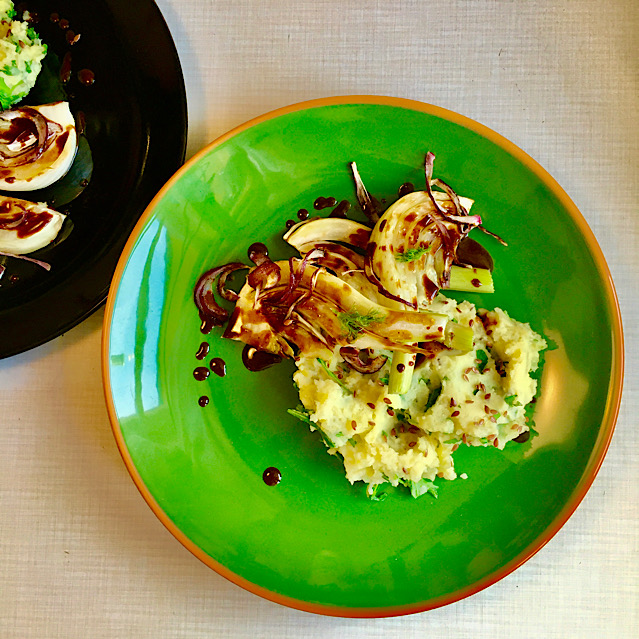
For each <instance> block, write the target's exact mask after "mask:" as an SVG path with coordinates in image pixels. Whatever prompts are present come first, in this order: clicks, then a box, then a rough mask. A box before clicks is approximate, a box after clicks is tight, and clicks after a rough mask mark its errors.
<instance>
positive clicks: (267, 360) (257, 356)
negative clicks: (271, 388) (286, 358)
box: [242, 344, 282, 373]
mask: <svg viewBox="0 0 639 639" xmlns="http://www.w3.org/2000/svg"><path fill="white" fill-rule="evenodd" d="M281 361H282V356H281V355H276V354H275V353H269V352H268V351H258V350H257V349H256V348H255V347H254V346H249V345H248V344H247V345H246V346H245V347H244V349H243V350H242V363H243V364H244V366H246V368H247V369H248V370H249V371H251V372H252V373H258V372H259V371H263V370H264V369H265V368H269V367H270V366H273V365H274V364H279V363H280V362H281Z"/></svg>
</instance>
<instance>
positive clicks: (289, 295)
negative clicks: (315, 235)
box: [280, 249, 324, 305]
mask: <svg viewBox="0 0 639 639" xmlns="http://www.w3.org/2000/svg"><path fill="white" fill-rule="evenodd" d="M323 256H324V251H322V250H321V249H312V250H310V251H309V252H308V253H307V254H306V255H305V256H304V259H303V260H302V261H301V262H300V264H299V267H298V268H297V269H296V268H295V261H294V258H292V257H290V258H289V260H288V265H289V273H290V274H289V280H288V287H287V288H286V290H285V291H284V293H283V294H282V297H281V299H280V302H281V303H282V304H286V305H290V304H291V303H292V301H293V294H294V293H295V290H296V289H297V287H298V286H299V285H300V282H301V281H302V277H303V276H304V271H305V270H306V267H307V266H308V265H309V263H310V262H312V261H313V260H316V259H319V258H321V257H323Z"/></svg>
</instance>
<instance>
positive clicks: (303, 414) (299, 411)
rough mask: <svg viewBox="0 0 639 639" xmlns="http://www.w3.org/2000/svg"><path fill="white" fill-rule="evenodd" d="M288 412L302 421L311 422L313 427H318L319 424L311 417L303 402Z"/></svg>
mask: <svg viewBox="0 0 639 639" xmlns="http://www.w3.org/2000/svg"><path fill="white" fill-rule="evenodd" d="M286 412H287V413H288V414H289V415H293V417H295V418H296V419H299V420H300V421H301V422H304V423H306V424H309V425H310V426H312V427H313V428H317V424H316V423H315V422H314V421H313V420H312V419H311V417H310V414H309V412H308V411H307V410H306V408H304V406H302V405H301V404H298V405H297V406H296V407H295V408H289V409H288V410H287V411H286Z"/></svg>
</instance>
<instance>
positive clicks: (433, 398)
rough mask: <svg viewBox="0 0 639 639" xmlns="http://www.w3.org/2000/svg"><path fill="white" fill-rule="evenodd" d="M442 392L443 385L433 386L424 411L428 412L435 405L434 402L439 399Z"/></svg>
mask: <svg viewBox="0 0 639 639" xmlns="http://www.w3.org/2000/svg"><path fill="white" fill-rule="evenodd" d="M441 394H442V387H441V386H439V387H438V388H433V390H432V391H430V393H429V395H428V400H427V402H426V408H424V412H426V411H427V410H428V409H429V408H431V407H432V406H433V404H434V403H435V402H436V401H437V399H438V398H439V396H440V395H441Z"/></svg>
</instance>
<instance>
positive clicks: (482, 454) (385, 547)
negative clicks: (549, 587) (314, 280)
mask: <svg viewBox="0 0 639 639" xmlns="http://www.w3.org/2000/svg"><path fill="white" fill-rule="evenodd" d="M428 150H431V151H433V152H434V153H435V155H436V157H437V159H436V162H435V175H436V176H437V177H441V178H442V179H444V181H446V182H448V183H449V184H450V185H452V186H453V188H455V190H457V192H458V193H460V194H463V195H465V196H468V197H470V198H473V199H474V200H475V205H474V208H473V212H474V213H478V214H481V216H482V218H483V220H484V223H485V224H486V226H487V227H488V228H490V229H491V230H492V231H494V232H495V233H498V234H499V235H501V236H502V237H504V238H505V239H506V240H507V241H508V244H509V246H508V248H505V247H503V246H501V245H500V244H498V243H497V242H496V241H495V240H494V239H493V238H490V237H488V236H484V235H481V234H480V233H478V232H474V233H473V235H474V236H475V237H479V239H480V241H481V242H482V243H483V244H484V246H486V247H487V248H488V249H489V251H490V252H491V254H492V255H493V258H494V260H495V264H496V267H495V272H494V279H495V286H496V290H497V292H496V293H495V294H494V295H484V296H481V295H472V294H469V295H468V297H469V298H471V299H472V300H473V301H474V302H476V303H477V305H478V306H483V307H485V308H492V307H494V306H500V307H502V308H504V309H506V310H508V311H509V312H510V314H511V315H512V316H513V317H515V318H517V319H519V320H522V321H527V322H530V324H531V325H532V327H533V328H534V329H535V330H537V331H539V332H541V333H543V334H544V335H545V336H546V338H547V339H548V340H549V341H550V342H552V344H553V345H554V346H556V348H554V349H553V350H550V351H548V352H547V353H546V356H545V365H544V368H543V374H542V376H541V395H540V398H539V401H538V402H537V404H536V407H535V416H534V419H535V423H536V428H537V430H538V431H539V435H538V436H537V437H534V438H532V439H531V440H529V441H528V442H527V443H525V444H516V443H510V444H509V445H508V446H507V447H506V449H505V450H504V451H499V450H497V449H494V448H473V449H466V448H462V449H460V450H459V451H457V453H456V454H455V455H456V468H457V471H458V472H459V473H466V474H467V475H468V479H466V480H463V479H458V480H456V481H453V482H446V481H443V480H439V483H440V491H439V498H438V499H436V500H435V499H432V498H431V497H429V496H424V497H422V498H420V499H418V500H413V499H412V498H411V497H410V495H408V494H407V493H406V492H405V491H404V492H400V491H396V492H394V493H393V494H391V495H390V496H389V498H388V499H386V500H385V501H382V502H372V501H369V500H368V499H366V497H365V495H364V487H363V485H362V484H361V483H359V484H356V485H354V486H351V485H350V484H349V483H348V481H347V480H346V479H345V477H344V474H343V469H342V467H341V463H340V460H339V459H337V458H335V457H331V456H329V455H328V454H327V453H326V450H325V447H324V445H323V443H322V442H321V440H320V437H319V435H318V434H317V433H311V432H309V430H308V429H307V427H306V426H305V425H304V424H303V423H301V422H298V421H297V420H296V419H295V418H293V417H291V416H290V415H288V414H287V412H286V409H287V408H291V407H294V406H295V405H296V403H297V396H296V393H295V391H294V389H293V386H292V382H291V374H292V372H293V366H292V364H291V362H285V363H283V364H281V365H279V366H276V367H273V368H270V369H268V370H265V371H262V372H259V373H252V372H249V371H247V370H246V369H245V368H244V366H243V365H242V361H241V351H242V345H241V344H240V343H237V342H231V341H228V340H223V339H221V338H220V333H221V331H220V330H218V329H216V330H214V332H213V333H211V334H210V335H208V336H206V337H205V336H203V335H202V334H201V333H200V330H199V329H200V322H199V318H198V314H197V311H196V308H195V306H194V303H193V288H194V285H195V283H196V280H197V279H198V277H199V276H200V274H202V273H203V272H204V271H205V270H207V269H208V268H210V267H212V266H215V265H220V264H224V263H226V262H230V261H244V262H246V261H247V260H246V250H247V247H248V246H249V245H250V244H251V243H252V242H255V241H263V242H265V243H267V245H268V246H269V248H270V251H271V256H273V257H276V258H277V257H282V256H288V255H289V252H288V251H287V248H286V245H285V244H284V242H283V241H282V240H281V235H282V233H283V231H284V228H285V223H286V221H287V220H289V219H296V214H297V211H298V210H299V209H302V208H305V209H308V210H311V211H312V210H313V203H314V201H315V199H316V198H318V197H319V196H323V197H335V198H337V200H341V199H347V200H349V201H350V202H352V203H353V204H355V197H354V188H353V183H352V179H351V175H350V172H349V170H348V162H350V161H352V160H355V161H356V162H357V164H358V167H359V170H360V173H361V174H362V177H363V179H364V181H365V183H366V185H367V187H368V189H369V190H370V191H371V193H373V194H374V195H375V196H377V197H378V198H380V199H382V198H383V199H385V200H386V201H387V202H388V203H391V202H392V201H394V200H395V199H396V198H397V190H398V187H399V186H400V185H401V184H402V183H404V182H407V181H410V182H413V183H414V184H415V185H416V186H417V187H418V188H423V179H424V178H423V170H422V164H423V159H424V155H425V153H426V151H428ZM322 214H324V215H326V214H327V212H326V211H324V212H323V213H322ZM349 215H350V216H351V217H354V218H358V217H359V218H361V219H364V218H363V216H361V214H360V213H359V211H358V209H357V207H356V206H353V208H352V209H351V212H350V213H349ZM203 341H206V342H207V343H208V344H210V348H211V350H210V354H209V355H208V357H207V358H206V359H205V360H204V361H203V362H201V361H198V360H197V359H196V352H197V351H198V348H199V347H200V344H201V343H202V342H203ZM213 357H221V358H222V359H223V360H224V361H225V362H226V366H227V375H226V376H225V377H219V376H217V375H214V374H211V375H210V377H209V378H208V379H206V380H205V381H198V380H196V379H195V377H194V375H193V371H194V369H195V368H196V367H197V366H199V365H202V364H204V365H206V364H207V362H208V361H210V359H212V358H213ZM103 374H104V384H105V393H106V398H107V405H108V410H109V415H110V418H111V421H112V424H113V430H114V433H115V437H116V439H117V442H118V445H119V447H120V450H121V452H122V455H123V458H124V460H125V463H126V465H127V467H128V469H129V471H130V473H131V475H132V477H133V479H134V481H135V483H136V484H137V486H138V488H139V489H140V491H141V492H142V494H143V496H144V497H145V499H146V500H147V502H148V503H149V505H150V506H151V508H152V509H153V510H154V512H155V513H156V515H157V516H158V517H159V518H160V520H161V521H162V522H163V523H164V525H165V526H166V527H167V528H168V529H169V530H170V531H171V532H172V533H173V534H174V535H175V536H176V537H177V538H178V539H179V540H180V541H181V542H182V543H183V544H184V545H185V546H186V547H187V548H189V550H191V551H192V552H193V553H194V554H195V555H196V556H197V557H199V558H200V559H201V560H202V561H204V562H205V563H206V564H207V565H209V566H210V567H212V568H213V569H215V570H216V571H218V572H219V573H220V574H222V575H224V576H225V577H227V578H229V579H230V580H231V581H233V582H235V583H237V584H239V585H240V586H242V587H244V588H246V589H248V590H250V591H252V592H254V593H257V594H259V595H261V596H263V597H266V598H268V599H271V600H273V601H277V602H279V603H282V604H285V605H288V606H292V607H295V608H299V609H303V610H307V611H311V612H316V613H322V614H330V615H341V616H353V617H354V616H362V617H364V616H369V617H372V616H390V615H399V614H407V613H413V612H418V611H423V610H427V609H429V608H434V607H437V606H441V605H444V604H448V603H451V602H453V601H456V600H458V599H461V598H463V597H466V596H468V595H470V594H472V593H474V592H477V591H478V590H480V589H482V588H485V587H486V586H489V585H490V584H492V583H494V582H496V581H497V580H499V579H501V578H502V577H504V576H505V575H507V574H508V573H509V572H510V571H512V570H514V569H515V568H516V567H517V566H519V565H520V564H521V563H523V562H524V561H525V560H526V559H528V558H529V557H530V556H531V555H532V554H533V553H535V552H536V551H537V550H539V549H540V548H541V547H542V546H543V545H544V544H545V543H546V542H547V541H548V540H549V539H550V538H551V537H552V536H553V535H554V534H555V533H556V532H557V531H558V530H559V529H560V527H561V526H562V525H563V524H564V523H565V522H566V520H567V519H568V517H569V516H570V515H571V513H572V512H573V511H574V509H575V508H576V507H577V505H578V504H579V502H580V501H581V499H582V498H583V497H584V495H585V493H586V491H587V490H588V488H589V486H590V484H591V483H592V481H593V479H594V477H595V474H596V472H597V470H598V468H599V466H600V465H601V462H602V460H603V457H604V455H605V452H606V449H607V447H608V444H609V442H610V438H611V436H612V432H613V428H614V423H615V419H616V416H617V411H618V407H619V400H620V395H621V385H622V375H623V346H622V331H621V321H620V315H619V309H618V305H617V301H616V297H615V293H614V288H613V285H612V281H611V279H610V275H609V272H608V269H607V267H606V264H605V261H604V258H603V256H602V254H601V251H600V249H599V247H598V245H597V243H596V241H595V239H594V237H593V235H592V233H591V231H590V230H589V228H588V226H587V225H586V223H585V221H584V219H583V218H582V216H581V214H580V213H579V212H578V211H577V209H576V207H575V206H574V204H573V203H572V202H571V201H570V199H569V198H568V196H567V195H566V194H565V193H564V191H563V190H562V189H561V188H560V187H559V185H558V184H557V183H556V182H555V181H554V180H553V179H552V178H551V177H550V176H549V175H548V174H547V173H546V172H545V171H544V170H543V169H542V168H541V167H540V166H539V165H538V164H536V163H535V162H534V161H533V160H532V159H531V158H530V157H528V156H527V155H526V154H525V153H523V151H521V150H520V149H518V148H517V147H515V146H514V145H513V144H511V143H510V142H508V141H507V140H505V139H504V138H502V137H501V136H499V135H498V134H496V133H495V132H493V131H490V130H488V129H486V128H485V127H483V126H482V125H480V124H477V123H476V122H473V121H471V120H468V119H466V118H464V117H462V116H460V115H457V114H454V113H452V112H449V111H445V110H443V109H440V108H437V107H433V106H429V105H426V104H422V103H418V102H412V101H408V100H400V99H393V98H382V97H359V96H357V97H346V98H333V99H327V100H318V101H313V102H307V103H303V104H298V105H294V106H292V107H288V108H285V109H281V110H279V111H275V112H273V113H269V114H267V115H265V116H263V117H260V118H258V119H256V120H253V121H251V122H249V123H247V124H245V125H243V126H241V127H239V128H238V129H235V130H233V131H231V132H230V133H228V134H227V135H225V136H223V137H222V138H220V139H219V140H217V141H215V142H214V143H213V144H211V145H210V146H208V147H207V148H205V149H204V150H203V151H202V152H201V153H199V154H198V155H197V156H196V157H194V158H193V159H192V160H191V161H190V162H189V163H188V164H186V165H185V166H184V167H183V168H182V169H181V170H180V171H179V172H178V173H177V174H176V175H175V176H174V177H173V178H172V179H171V181H170V182H169V183H168V184H167V185H166V186H165V187H164V189H163V190H162V191H161V192H160V193H159V194H158V196H157V197H156V198H155V200H154V201H153V202H152V203H151V205H150V206H149V208H148V209H147V211H146V212H145V214H144V215H143V216H142V218H141V220H140V222H139V224H138V225H137V227H136V229H135V230H134V232H133V234H132V236H131V238H130V239H129V242H128V244H127V246H126V248H125V250H124V253H123V255H122V258H121V260H120V263H119V266H118V268H117V271H116V274H115V278H114V281H113V285H112V287H111V292H110V295H109V299H108V304H107V311H106V322H105V329H104V338H103ZM201 396H208V397H210V399H211V401H210V403H209V404H208V406H206V407H201V406H200V405H199V403H198V399H199V398H200V397H201ZM270 466H275V467H277V468H278V469H279V470H280V471H281V473H282V481H281V482H280V483H279V484H278V485H276V486H273V487H271V486H268V485H267V484H266V483H265V482H264V481H263V479H262V474H263V471H264V470H265V469H266V468H267V467H270Z"/></svg>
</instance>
